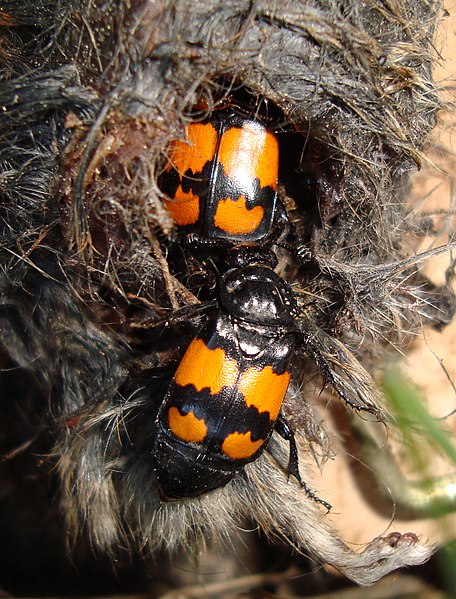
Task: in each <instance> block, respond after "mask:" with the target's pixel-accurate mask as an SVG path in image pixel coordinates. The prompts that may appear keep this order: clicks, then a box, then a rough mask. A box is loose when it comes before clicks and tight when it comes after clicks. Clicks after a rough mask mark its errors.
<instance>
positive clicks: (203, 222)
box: [159, 106, 286, 244]
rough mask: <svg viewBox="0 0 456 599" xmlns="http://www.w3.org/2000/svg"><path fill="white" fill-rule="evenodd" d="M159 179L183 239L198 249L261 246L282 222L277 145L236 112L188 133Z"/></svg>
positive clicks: (262, 128) (191, 128) (216, 116)
mask: <svg viewBox="0 0 456 599" xmlns="http://www.w3.org/2000/svg"><path fill="white" fill-rule="evenodd" d="M186 136H187V139H186V140H185V141H175V142H174V143H173V144H172V145H171V147H170V149H169V155H168V164H167V166H166V168H165V171H164V172H163V173H162V175H161V176H160V178H159V185H160V187H161V189H162V190H163V191H164V192H165V193H166V197H165V200H164V204H165V206H166V208H167V210H168V211H169V213H170V215H171V216H172V218H173V220H174V223H175V225H176V227H177V228H178V230H179V233H180V235H181V237H182V236H183V235H191V237H192V240H195V241H196V242H197V243H200V244H209V243H223V242H224V241H225V242H229V243H231V244H232V243H242V242H255V243H262V242H263V241H264V240H265V239H266V238H267V237H268V236H270V235H271V233H272V232H273V230H274V225H275V224H276V223H277V222H278V221H279V220H280V218H282V220H283V222H284V223H285V222H286V217H285V215H284V209H283V207H282V204H281V202H280V201H279V199H278V198H277V184H278V168H279V145H278V141H277V137H276V135H275V134H274V133H273V132H271V131H268V130H267V128H266V126H265V125H264V124H263V123H262V122H261V121H259V120H257V119H253V118H251V117H250V118H249V117H247V116H245V115H243V114H242V113H241V112H240V111H238V110H236V108H235V107H232V106H230V107H227V108H223V109H220V110H216V111H214V112H213V113H212V115H211V117H210V118H209V119H207V120H206V121H203V122H200V123H191V124H189V125H188V126H187V128H186Z"/></svg>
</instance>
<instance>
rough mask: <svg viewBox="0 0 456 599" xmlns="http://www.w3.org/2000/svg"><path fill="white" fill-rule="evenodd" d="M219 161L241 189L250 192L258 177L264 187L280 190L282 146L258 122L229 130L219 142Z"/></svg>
mask: <svg viewBox="0 0 456 599" xmlns="http://www.w3.org/2000/svg"><path fill="white" fill-rule="evenodd" d="M218 159H219V161H220V163H221V164H223V167H224V169H225V173H226V174H227V175H228V176H229V177H231V178H232V179H234V180H235V181H238V182H239V183H240V185H241V188H244V189H245V188H247V189H248V188H249V187H250V186H251V181H252V180H254V179H257V178H258V179H259V180H260V185H261V187H272V189H274V190H275V189H277V180H278V169H279V145H278V142H277V138H276V137H275V135H274V134H273V133H270V132H268V131H266V130H265V129H264V127H263V126H262V125H260V124H259V123H246V124H245V125H243V127H242V128H240V127H233V128H232V129H228V131H226V132H225V133H224V134H223V135H222V139H221V140H220V147H219V151H218Z"/></svg>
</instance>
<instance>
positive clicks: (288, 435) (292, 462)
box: [275, 416, 332, 512]
mask: <svg viewBox="0 0 456 599" xmlns="http://www.w3.org/2000/svg"><path fill="white" fill-rule="evenodd" d="M275 430H276V431H277V433H278V434H279V435H280V436H281V437H282V438H283V439H285V441H288V443H289V444H290V456H289V459H288V467H287V471H288V476H290V475H292V476H294V477H295V479H296V480H297V481H298V482H299V484H300V486H301V488H302V489H304V491H305V493H306V495H307V496H308V497H310V499H313V500H314V501H315V502H316V503H320V504H321V505H322V506H323V507H325V508H326V509H327V510H328V512H329V511H330V510H331V507H332V506H331V504H330V503H328V502H327V501H325V500H324V499H320V497H318V495H316V494H315V493H314V492H313V491H312V489H311V488H310V487H309V486H308V485H307V484H306V483H305V482H304V481H303V480H302V478H301V475H300V474H299V458H298V447H297V445H296V439H295V436H294V433H293V431H292V430H291V428H290V427H289V425H288V423H287V421H286V420H285V418H284V417H283V416H279V417H278V419H277V421H276V424H275Z"/></svg>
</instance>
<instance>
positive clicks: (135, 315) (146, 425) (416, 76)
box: [0, 0, 453, 584]
mask: <svg viewBox="0 0 456 599" xmlns="http://www.w3.org/2000/svg"><path fill="white" fill-rule="evenodd" d="M440 10H441V7H440V3H439V2H435V1H434V0H429V1H426V0H421V1H416V0H401V2H397V3H389V4H388V3H386V4H385V3H384V2H380V1H379V2H377V1H376V0H373V1H372V2H369V3H360V2H358V0H344V2H342V3H341V2H339V1H336V0H325V1H318V0H309V1H307V2H299V1H295V0H293V1H289V2H287V1H285V2H274V1H271V0H269V1H264V2H262V1H257V2H256V1H253V2H251V1H243V0H231V1H222V0H210V1H208V0H193V1H192V2H186V1H185V2H184V1H175V2H160V1H153V0H150V1H140V0H131V1H125V0H121V1H119V0H108V1H104V2H101V1H98V0H95V1H91V2H89V1H83V0H80V1H77V0H71V1H63V0H62V1H58V0H39V1H33V2H31V1H29V0H14V1H13V0H11V1H8V0H6V2H4V3H3V5H2V8H1V11H0V26H1V25H3V37H2V38H1V41H2V43H1V45H0V51H1V54H0V61H1V63H0V66H1V73H2V76H3V81H2V83H1V87H0V98H1V107H2V111H1V113H0V165H1V169H2V170H1V172H0V191H1V193H2V218H3V225H4V226H3V233H2V244H1V252H2V253H1V261H2V262H1V267H2V271H1V278H0V308H1V312H0V330H1V331H2V339H3V345H4V350H5V354H6V355H7V356H8V359H9V360H10V361H9V362H6V365H7V366H8V368H19V370H18V371H17V372H18V376H19V377H20V376H21V374H20V372H21V370H22V371H23V372H25V373H26V374H27V376H29V375H30V374H32V379H30V380H32V381H33V382H32V383H31V384H30V385H31V386H30V387H29V388H28V389H27V393H26V392H25V389H23V390H22V395H21V394H20V396H19V399H18V402H17V411H16V409H14V408H10V409H9V411H8V421H7V422H6V424H5V425H2V426H5V427H6V428H5V430H8V429H9V428H11V429H12V430H16V429H17V430H18V432H17V434H11V441H10V444H11V445H12V446H13V445H14V449H11V447H10V446H8V445H7V447H8V451H7V452H6V453H8V455H9V457H10V459H11V460H14V459H16V456H17V454H18V452H17V447H21V449H22V450H23V451H30V452H31V454H30V455H32V454H33V451H35V452H36V451H37V449H36V444H37V443H38V444H39V445H38V446H39V448H40V449H39V453H41V454H42V455H44V454H46V455H47V457H46V458H43V459H44V461H45V462H46V463H47V464H49V465H50V468H51V469H52V468H53V466H54V464H55V467H56V471H57V472H58V475H59V478H60V481H61V490H60V491H59V494H60V495H61V505H62V510H63V514H64V517H65V519H66V524H67V527H68V530H69V531H71V533H72V534H74V533H77V532H80V531H83V530H84V531H87V532H88V533H89V535H90V537H91V539H92V540H93V543H94V545H96V546H97V547H98V548H101V549H102V550H103V551H106V552H112V553H115V551H116V547H117V546H119V545H121V546H123V545H125V544H126V543H128V544H130V546H131V547H132V550H136V549H135V548H136V547H138V546H149V547H150V549H151V550H156V549H159V548H160V549H162V548H166V549H170V550H176V549H178V548H179V547H184V548H188V547H192V546H194V545H195V544H198V543H199V542H201V539H208V538H209V539H211V540H217V539H224V538H226V537H228V536H229V535H230V534H233V533H235V532H236V528H238V527H241V526H242V525H243V522H244V520H245V519H246V518H248V519H250V520H253V521H254V522H257V523H258V524H259V525H260V526H261V527H262V528H263V529H264V530H265V532H266V533H267V534H269V535H271V536H272V537H274V536H278V537H280V538H282V539H286V540H287V541H288V542H290V543H291V544H292V545H293V546H294V547H295V548H296V549H297V550H298V551H301V552H305V553H307V552H308V553H310V554H312V555H314V556H316V557H317V558H318V559H319V560H321V561H322V562H325V563H328V564H332V565H334V566H335V567H336V568H338V569H339V570H341V571H342V572H343V573H344V574H345V575H347V576H348V577H350V578H351V579H353V580H355V581H357V582H359V583H360V584H370V583H372V582H373V581H375V580H377V579H378V578H379V577H381V576H383V575H384V574H386V573H387V572H389V571H391V570H393V569H394V568H398V567H401V566H403V565H408V564H418V563H422V562H423V561H425V560H426V559H427V558H428V557H429V555H430V553H431V548H430V547H429V546H426V545H420V544H419V542H418V539H417V538H416V537H415V536H414V535H413V534H409V535H403V536H399V535H394V534H393V535H390V536H389V537H386V538H385V539H383V538H379V539H376V540H374V541H372V543H371V544H369V545H368V546H367V547H366V548H365V549H364V550H363V551H361V552H356V551H353V550H352V549H350V548H349V547H348V546H347V545H345V544H344V543H343V542H342V541H341V540H340V539H339V537H338V534H337V532H336V531H334V530H333V529H332V528H331V527H330V525H329V523H328V519H327V517H326V514H325V511H324V510H323V509H322V508H321V506H318V505H317V504H316V503H315V502H314V501H313V500H312V499H310V498H309V497H307V496H306V495H305V493H304V492H303V491H302V490H301V489H299V488H298V487H297V486H295V485H294V484H293V482H292V481H287V477H286V473H285V470H286V468H285V467H284V465H283V462H286V458H285V457H284V456H283V455H282V466H280V465H279V464H278V463H277V462H275V461H274V460H273V459H272V457H271V455H270V454H269V453H268V454H265V455H263V456H262V457H261V458H260V459H258V460H257V461H256V462H255V463H253V464H250V465H249V466H248V467H246V468H245V471H243V472H241V473H240V474H239V475H237V476H236V478H235V479H234V480H233V481H232V482H231V483H230V484H229V485H227V486H226V487H225V488H223V489H219V490H217V491H215V492H214V493H210V494H208V495H206V496H203V497H201V498H198V499H194V500H189V501H182V502H175V503H170V504H160V502H159V500H158V498H157V491H156V488H155V484H154V473H153V470H152V465H151V460H150V455H149V454H148V447H149V445H148V439H149V437H148V436H149V435H150V422H152V421H153V419H154V417H155V414H156V411H157V409H158V405H159V404H160V401H161V398H162V397H163V393H164V389H165V388H166V380H167V379H166V377H167V376H168V377H169V373H167V374H166V373H165V374H162V375H159V374H157V373H158V372H160V371H158V370H157V368H158V367H160V368H161V367H164V368H169V369H170V370H172V368H174V367H175V365H176V363H177V361H178V359H179V356H180V355H181V354H182V351H183V349H184V348H185V345H186V344H187V343H188V342H189V340H190V339H191V336H192V334H193V333H194V331H195V330H196V327H197V326H198V322H199V321H195V320H193V322H191V323H189V324H188V325H187V327H185V326H184V325H182V326H180V325H177V326H175V327H170V330H169V331H168V332H167V333H166V334H165V333H163V334H162V335H159V336H158V337H153V335H152V336H151V337H148V336H147V333H144V330H143V329H144V323H145V322H148V323H155V322H158V321H159V320H160V319H162V318H164V317H166V316H169V315H170V314H171V313H172V310H177V309H179V308H183V307H185V306H188V305H191V304H196V303H197V299H196V298H195V297H194V295H193V294H192V293H190V291H189V290H188V289H186V288H185V286H184V285H183V283H182V282H181V281H178V280H177V279H176V278H175V277H174V276H173V274H172V273H170V270H169V265H168V263H167V260H166V249H165V248H166V237H167V236H168V235H169V234H170V232H171V230H172V222H171V221H170V218H169V216H168V214H167V213H166V211H165V210H164V209H163V206H162V203H161V198H160V192H159V190H158V188H157V184H156V179H157V174H158V173H159V170H160V168H161V167H162V164H163V157H164V156H165V155H166V148H167V146H168V144H169V142H170V141H171V140H173V139H176V138H182V136H183V131H184V126H185V123H186V122H188V120H189V119H191V118H194V117H192V116H191V113H190V111H191V108H192V107H193V106H194V105H195V104H196V102H197V101H198V100H201V98H203V99H204V100H205V102H206V103H207V105H208V106H209V108H208V110H210V109H211V107H212V106H213V105H214V103H216V102H217V101H219V100H220V99H221V98H223V97H224V96H226V95H229V94H230V93H234V94H236V93H238V92H239V90H241V89H242V90H248V93H249V94H250V95H251V97H253V98H267V99H268V101H269V102H270V103H271V105H274V106H275V109H276V110H278V111H280V114H281V115H282V117H281V118H282V120H283V122H284V123H286V124H287V126H288V127H289V130H290V131H294V132H297V133H293V134H292V135H293V136H294V137H293V139H294V140H295V141H296V140H297V141H296V143H295V145H294V146H293V148H298V149H299V151H301V152H302V155H303V156H304V157H305V161H304V163H301V162H300V156H297V155H296V152H295V153H294V154H293V148H292V149H291V150H290V153H289V154H288V153H287V151H285V153H284V155H285V162H287V161H288V162H290V163H293V165H294V169H293V174H292V175H291V182H290V183H288V179H287V177H286V176H284V180H281V183H282V184H283V187H282V189H281V194H282V198H283V200H284V203H285V205H286V206H287V209H288V210H289V213H290V216H291V219H292V221H293V222H294V224H295V226H296V230H297V231H298V235H299V237H300V240H301V242H302V246H303V247H305V248H307V249H308V250H309V252H310V255H311V259H310V261H309V260H308V259H307V258H303V259H302V260H300V259H298V258H296V257H290V256H289V255H288V254H287V253H286V252H283V255H282V254H281V256H280V257H281V272H283V273H288V274H287V275H286V276H287V277H288V278H289V280H290V281H291V282H292V284H293V287H294V289H295V292H296V295H297V297H298V300H299V303H300V306H301V310H302V315H303V317H305V318H306V319H308V320H310V321H312V322H313V323H315V325H316V326H317V325H318V327H319V329H318V330H321V331H322V343H323V344H324V343H327V344H328V345H327V346H326V347H324V351H327V352H328V354H330V353H331V351H336V350H337V348H339V349H340V351H341V352H342V354H340V355H341V356H342V357H343V356H345V357H347V360H348V367H346V368H345V370H344V368H342V369H341V370H340V371H337V377H338V378H337V380H340V385H342V386H344V385H345V387H346V388H347V389H353V388H356V385H357V383H359V381H362V385H365V387H363V389H362V390H361V393H362V394H363V397H362V403H363V404H364V405H367V404H368V403H369V402H371V403H372V405H373V406H375V410H376V412H377V413H378V414H379V415H380V417H381V416H382V413H383V412H384V409H385V408H384V406H383V404H382V401H383V400H382V397H381V394H378V395H377V393H378V392H377V391H376V390H375V387H374V385H373V383H372V381H371V380H370V378H369V377H368V375H367V373H365V371H364V370H363V368H362V367H361V364H360V363H359V362H357V361H356V359H355V358H354V357H353V356H351V354H350V353H349V352H348V350H346V351H347V353H344V352H345V350H344V349H343V348H344V346H343V345H342V343H343V344H345V345H346V346H347V347H350V348H351V349H352V350H353V348H357V353H358V357H360V358H362V357H363V356H366V355H368V354H371V353H372V350H373V347H374V344H375V348H376V352H380V351H383V349H384V346H385V345H387V344H389V343H392V344H398V343H399V341H400V340H401V339H402V338H403V337H405V338H407V336H408V335H410V334H413V332H414V331H415V330H416V328H417V327H419V326H420V325H421V323H422V321H423V319H424V320H426V319H428V320H429V322H430V323H431V324H435V325H439V326H440V325H443V324H445V323H447V322H448V321H449V320H450V319H451V317H452V309H453V308H452V306H453V299H452V296H451V294H450V293H449V291H448V290H446V289H434V288H432V286H430V285H428V284H427V282H426V280H425V279H424V278H423V277H422V276H421V275H420V274H419V271H418V265H419V263H420V262H421V261H422V260H424V259H425V258H427V257H428V256H429V255H430V254H432V252H431V253H430V254H427V255H423V256H418V257H416V258H412V259H404V258H405V255H406V254H405V251H403V248H402V245H401V244H402V242H403V240H404V238H405V236H406V234H407V233H408V227H409V226H410V224H411V223H410V222H409V221H408V220H407V219H405V218H404V215H405V214H406V209H405V204H404V202H405V198H406V194H407V185H408V173H409V172H410V171H411V170H413V169H415V168H416V167H417V166H418V165H419V163H420V160H421V150H422V147H423V144H424V142H425V140H426V136H427V134H428V133H429V131H430V130H431V129H432V128H433V126H434V124H435V120H436V113H437V111H438V109H439V108H440V102H439V98H438V95H437V93H436V88H435V85H434V83H433V81H432V76H431V65H432V58H433V56H432V52H433V49H432V39H433V35H434V30H435V27H436V23H437V21H438V18H439V16H440ZM285 171H286V168H285ZM309 181H310V182H311V183H308V182H309ZM303 182H307V183H306V185H310V187H311V188H312V191H311V192H309V194H308V196H309V195H310V197H311V198H313V203H310V204H309V205H302V199H301V197H300V196H299V193H297V192H296V190H299V189H302V185H303ZM412 224H413V223H412ZM301 255H302V256H305V252H302V253H301ZM439 298H440V299H439ZM442 298H444V299H445V300H446V303H442V301H441V300H442ZM199 318H200V319H203V318H204V315H201V316H200V317H199ZM331 340H336V341H334V342H332V341H331ZM337 344H339V345H337ZM335 348H336V349H335ZM336 354H337V355H333V356H332V358H331V359H332V364H333V367H334V369H335V370H337V364H336V362H337V360H338V355H339V354H338V351H336ZM312 368H313V366H312V364H311V363H310V362H309V361H308V360H307V361H305V360H298V361H297V365H296V368H295V381H296V384H297V385H298V386H299V387H300V391H299V394H298V392H297V390H296V389H295V393H294V395H293V396H292V394H291V393H290V396H289V398H288V399H287V401H286V405H285V408H284V409H285V411H286V413H287V415H288V417H289V418H290V421H292V422H295V423H298V426H300V427H301V432H302V436H303V442H302V450H303V451H302V455H301V469H302V472H303V476H304V478H305V480H306V482H308V483H309V484H310V486H312V483H311V477H309V476H308V475H307V472H308V469H309V468H308V466H311V465H312V462H313V458H312V456H311V454H310V452H308V450H307V448H308V443H309V442H313V443H314V444H317V445H318V443H323V441H322V439H324V433H323V432H322V430H320V424H319V422H318V420H316V419H315V417H314V416H313V409H312V408H311V407H309V405H308V404H309V402H311V401H312V397H313V391H314V390H315V388H316V387H318V386H319V385H320V383H319V382H318V381H317V382H315V381H313V382H312V383H311V384H310V385H304V383H303V381H304V379H305V377H306V380H308V378H307V375H308V374H309V372H314V370H312ZM349 372H351V373H353V374H351V375H350V374H349ZM350 376H352V380H350V381H348V382H347V380H348V379H349V378H350ZM10 378H11V373H10V374H9V375H8V380H7V386H6V387H5V388H6V389H7V390H9V389H10V388H11V385H12V383H11V381H10ZM28 380H29V379H27V381H28ZM27 384H28V383H27ZM369 394H372V395H371V397H369ZM374 396H375V397H374ZM24 414H26V415H27V416H26V418H25V420H29V421H30V423H33V426H30V427H25V426H24V424H23V418H24ZM31 431H32V432H31ZM8 438H9V437H8ZM279 445H280V444H279V442H278V441H277V440H276V439H275V438H274V439H273V441H272V443H271V452H272V453H274V451H276V452H277V451H279V453H280V451H282V452H283V451H286V448H285V449H283V448H282V450H280V449H278V447H279ZM19 453H20V452H19ZM47 475H48V472H47V470H46V476H47ZM49 476H50V474H49Z"/></svg>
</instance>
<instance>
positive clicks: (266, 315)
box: [153, 265, 296, 499]
mask: <svg viewBox="0 0 456 599" xmlns="http://www.w3.org/2000/svg"><path fill="white" fill-rule="evenodd" d="M219 298H220V309H219V311H218V313H217V315H216V316H215V318H211V319H209V320H208V322H207V324H206V325H205V326H204V327H203V329H202V330H201V332H200V333H199V334H198V335H197V336H196V338H195V339H194V340H193V341H192V342H191V343H190V345H189V347H188V348H187V351H186V352H185V354H184V356H183V358H182V361H181V362H180V364H179V366H178V368H177V371H176V373H175V375H174V378H173V381H172V383H171V385H170V387H169V390H168V393H167V396H166V398H165V401H164V402H163V404H162V406H161V408H160V411H159V415H158V434H157V437H156V441H155V448H154V451H153V455H154V461H155V468H156V473H157V479H158V483H159V485H160V489H161V492H162V495H163V496H164V498H166V499H177V498H182V497H192V496H196V495H200V494H201V493H204V492H207V491H210V490H212V489H215V488H217V487H220V486H222V485H224V484H226V483H227V482H228V481H229V480H230V479H231V478H232V477H233V475H234V473H235V472H236V471H238V470H239V469H240V468H241V467H242V466H244V465H245V464H246V463H248V462H251V461H252V460H255V459H256V458H257V457H258V456H259V455H260V454H261V453H262V452H263V450H264V448H265V446H266V444H267V442H268V440H269V437H270V435H271V433H272V431H273V429H274V427H275V426H276V424H277V421H278V419H279V414H280V410H281V407H282V403H283V400H284V397H285V393H286V391H287V389H288V384H289V382H290V370H289V364H290V359H291V357H292V355H293V351H294V346H295V335H294V334H293V333H292V332H291V329H292V327H293V315H294V312H295V309H296V302H295V300H294V296H293V292H292V290H291V288H290V286H289V285H288V283H286V282H285V281H283V280H282V279H281V278H280V277H279V276H278V275H277V274H276V273H274V271H273V270H272V269H270V268H268V267H266V266H255V265H250V266H245V267H242V268H234V269H231V270H229V271H228V272H227V273H226V274H225V275H224V276H223V278H222V280H221V281H220V285H219ZM280 425H282V426H283V425H284V423H283V422H282V421H281V422H280V423H279V426H280ZM293 474H296V472H293Z"/></svg>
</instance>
